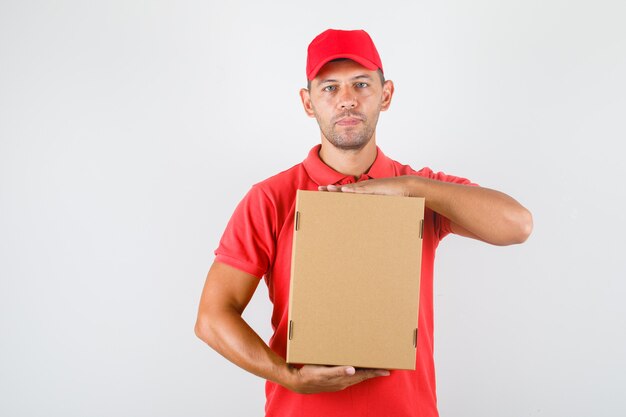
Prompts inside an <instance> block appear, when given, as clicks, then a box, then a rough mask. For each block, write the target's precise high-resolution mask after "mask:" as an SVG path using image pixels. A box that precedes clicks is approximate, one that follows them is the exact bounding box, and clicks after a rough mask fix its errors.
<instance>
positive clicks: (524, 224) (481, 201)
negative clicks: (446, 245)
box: [405, 176, 532, 245]
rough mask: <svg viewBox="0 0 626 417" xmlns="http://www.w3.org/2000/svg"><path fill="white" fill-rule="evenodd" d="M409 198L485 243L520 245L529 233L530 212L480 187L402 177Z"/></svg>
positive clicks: (502, 196)
mask: <svg viewBox="0 0 626 417" xmlns="http://www.w3.org/2000/svg"><path fill="white" fill-rule="evenodd" d="M405 180H406V181H407V188H408V190H409V193H408V194H409V195H411V196H417V197H424V198H425V199H426V205H427V207H428V208H430V209H431V210H433V211H435V212H437V213H439V214H441V215H443V216H445V217H447V218H448V219H450V221H451V222H453V223H454V224H456V225H458V226H460V227H461V228H463V229H465V230H467V231H468V232H470V233H471V234H473V235H475V236H476V237H478V238H479V239H481V240H484V241H485V242H488V243H491V244H494V245H510V244H514V243H522V242H524V241H525V240H526V238H527V237H528V235H529V234H530V232H531V230H532V216H531V214H530V212H529V211H528V210H527V209H526V208H524V207H523V206H522V205H521V204H519V203H518V202H517V201H515V199H513V198H512V197H510V196H508V195H506V194H504V193H501V192H499V191H496V190H492V189H489V188H483V187H475V186H467V185H460V184H452V183H447V182H442V181H436V180H430V179H426V178H421V177H415V176H409V177H405Z"/></svg>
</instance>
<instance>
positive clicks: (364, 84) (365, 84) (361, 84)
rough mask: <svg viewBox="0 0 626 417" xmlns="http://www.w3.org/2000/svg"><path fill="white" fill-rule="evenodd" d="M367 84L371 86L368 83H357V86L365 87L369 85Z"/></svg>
mask: <svg viewBox="0 0 626 417" xmlns="http://www.w3.org/2000/svg"><path fill="white" fill-rule="evenodd" d="M367 86H369V84H368V83H356V87H357V88H365V87H367Z"/></svg>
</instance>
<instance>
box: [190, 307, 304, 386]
mask: <svg viewBox="0 0 626 417" xmlns="http://www.w3.org/2000/svg"><path fill="white" fill-rule="evenodd" d="M195 330H196V335H197V336H198V337H199V338H200V339H202V340H203V341H204V342H205V343H207V344H208V345H209V346H210V347H211V348H213V349H214V350H215V351H217V352H218V353H219V354H221V355H222V356H224V357H225V358H226V359H228V360H229V361H231V362H233V363H234V364H236V365H237V366H239V367H241V368H243V369H245V370H246V371H248V372H251V373H253V374H255V375H257V376H259V377H261V378H264V379H267V380H270V381H272V382H276V383H278V384H281V385H283V386H289V384H290V381H291V378H292V372H293V370H292V368H290V367H289V366H288V365H287V363H286V362H285V360H284V359H283V358H282V357H280V356H279V355H277V354H276V353H275V352H274V351H272V349H270V347H269V346H267V344H266V343H265V342H264V341H263V340H262V339H261V338H260V337H259V335H258V334H257V333H256V332H255V331H254V330H253V329H252V328H251V327H250V326H249V325H248V324H247V323H246V321H245V320H244V319H243V318H242V317H241V315H240V314H239V313H238V312H237V311H235V310H230V311H229V310H228V309H224V310H220V311H214V312H210V313H206V314H203V315H200V316H199V317H198V321H197V323H196V328H195Z"/></svg>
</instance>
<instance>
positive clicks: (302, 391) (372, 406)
mask: <svg viewBox="0 0 626 417" xmlns="http://www.w3.org/2000/svg"><path fill="white" fill-rule="evenodd" d="M307 79H308V80H309V86H308V88H307V89H302V90H301V91H300V96H301V99H302V104H303V106H304V110H305V112H306V113H307V115H308V116H310V117H314V118H315V119H316V120H317V123H318V124H319V127H320V131H321V144H319V145H317V146H315V147H314V148H313V149H311V151H310V153H309V155H308V157H307V158H306V159H305V160H304V161H303V162H302V163H300V164H298V165H296V166H294V167H292V168H290V169H288V170H286V171H283V172H281V173H279V174H277V175H275V176H273V177H271V178H268V179H267V180H265V181H262V182H260V183H258V184H255V185H254V186H253V187H252V188H251V189H250V191H249V192H248V194H247V195H246V196H245V197H244V199H243V200H242V201H241V202H240V204H239V205H238V206H237V208H236V210H235V212H234V214H233V216H232V218H231V220H230V222H229V223H228V226H227V227H226V230H225V232H224V235H223V236H222V239H221V241H220V244H219V247H218V248H217V250H216V251H215V254H216V258H215V262H214V263H213V265H212V266H211V269H210V270H209V273H208V276H207V279H206V283H205V287H204V290H203V292H202V297H201V301H200V307H199V312H198V320H197V323H196V334H197V335H198V337H199V338H201V339H202V340H203V341H205V342H206V343H207V344H208V345H209V346H211V347H212V348H213V349H215V350H216V351H217V352H219V353H220V354H222V355H223V356H224V357H226V358H227V359H229V360H230V361H232V362H233V363H235V364H236V365H238V366H240V367H242V368H243V369H245V370H247V371H249V372H251V373H253V374H255V375H258V376H260V377H262V378H264V379H266V380H267V383H266V396H267V403H266V416H280V417H285V416H302V417H307V416H315V417H319V416H324V417H332V416H365V415H368V416H376V417H381V416H394V417H400V416H420V417H432V416H437V415H438V412H437V404H436V392H435V370H434V369H435V368H434V362H433V339H432V337H433V300H432V295H433V263H434V255H435V249H436V247H437V245H438V244H439V242H440V240H441V239H442V238H443V237H444V236H445V235H447V234H448V233H456V234H459V235H462V236H467V237H471V238H474V239H479V240H482V241H485V242H487V243H491V244H494V245H510V244H515V243H522V242H524V241H525V240H526V238H527V237H528V235H529V234H530V232H531V229H532V217H531V214H530V213H529V211H528V210H526V209H525V208H524V207H522V206H521V205H520V204H519V203H517V202H516V201H515V200H514V199H512V198H511V197H509V196H507V195H506V194H503V193H500V192H498V191H495V190H490V189H487V188H482V187H479V186H476V185H475V184H472V183H470V181H468V180H466V179H463V178H459V177H453V176H450V175H445V174H443V173H433V172H432V171H431V170H430V169H428V168H424V169H422V170H420V171H415V170H413V169H411V168H410V167H409V166H407V165H402V164H400V163H398V162H396V161H394V160H392V159H390V158H388V157H386V156H385V155H384V154H383V153H382V151H381V150H380V149H379V148H378V147H377V146H376V123H377V121H378V116H379V114H380V112H381V111H386V110H387V109H388V108H389V105H390V103H391V99H392V97H393V92H394V86H393V83H392V82H391V81H389V80H385V79H384V75H383V67H382V63H381V60H380V57H379V55H378V52H377V50H376V47H375V46H374V43H373V42H372V40H371V38H370V37H369V35H368V34H367V33H366V32H364V31H339V30H327V31H325V32H323V33H322V34H320V35H319V36H317V37H316V38H315V39H314V40H313V41H312V42H311V44H310V45H309V49H308V59H307ZM298 189H301V190H320V191H323V192H351V193H373V194H396V195H405V196H419V197H425V199H426V210H425V224H424V238H423V254H422V274H421V283H420V285H421V288H420V303H419V305H420V311H419V329H420V332H419V340H418V344H417V346H418V349H417V353H416V355H417V357H416V363H417V365H416V366H417V369H416V370H415V371H398V370H394V371H387V370H373V369H355V368H354V367H352V366H348V365H349V364H346V365H347V366H329V367H326V366H314V365H305V366H303V367H301V368H296V367H292V366H289V365H288V364H286V362H285V356H286V344H287V316H288V315H287V307H288V295H289V284H290V262H291V244H292V236H293V218H294V208H295V195H296V190H298ZM262 277H265V282H266V284H267V285H268V289H269V296H270V299H271V301H272V303H273V305H274V309H273V314H272V327H273V329H274V334H273V336H272V338H271V340H270V342H269V346H268V345H267V344H265V342H264V341H263V340H262V339H261V338H260V337H259V336H258V335H257V334H256V333H255V332H254V331H253V330H252V329H251V328H250V327H249V326H248V325H247V323H246V322H245V321H244V320H243V319H242V317H241V314H242V312H243V310H244V309H245V307H246V305H247V304H248V302H249V300H250V298H251V297H252V294H253V293H254V291H255V289H256V288H257V285H258V284H259V281H260V278H262Z"/></svg>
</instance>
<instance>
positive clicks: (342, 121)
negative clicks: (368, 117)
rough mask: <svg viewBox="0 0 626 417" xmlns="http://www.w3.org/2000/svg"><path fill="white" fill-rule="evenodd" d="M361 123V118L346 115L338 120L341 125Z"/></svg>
mask: <svg viewBox="0 0 626 417" xmlns="http://www.w3.org/2000/svg"><path fill="white" fill-rule="evenodd" d="M359 123H361V119H359V118H356V117H344V118H341V119H339V120H337V124H338V125H339V126H354V125H357V124H359Z"/></svg>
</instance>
